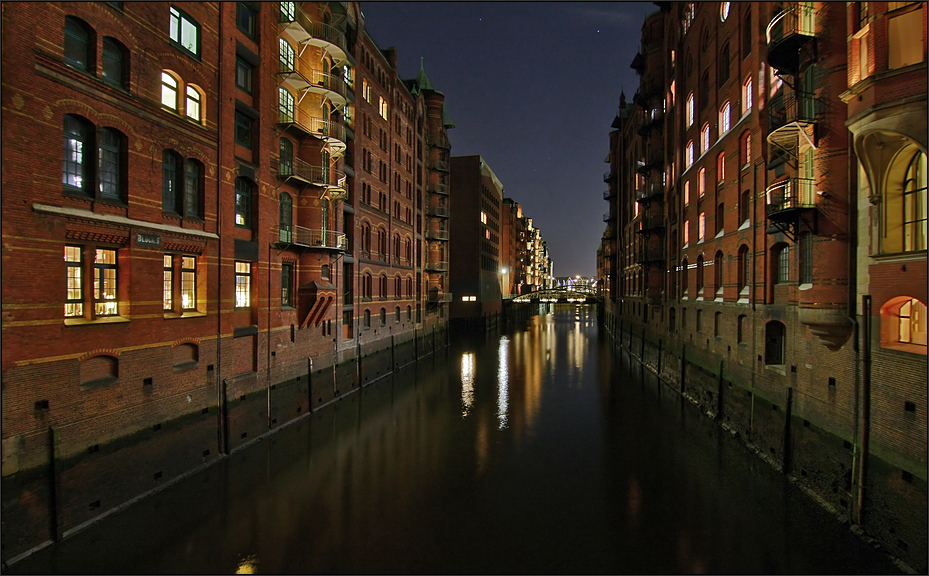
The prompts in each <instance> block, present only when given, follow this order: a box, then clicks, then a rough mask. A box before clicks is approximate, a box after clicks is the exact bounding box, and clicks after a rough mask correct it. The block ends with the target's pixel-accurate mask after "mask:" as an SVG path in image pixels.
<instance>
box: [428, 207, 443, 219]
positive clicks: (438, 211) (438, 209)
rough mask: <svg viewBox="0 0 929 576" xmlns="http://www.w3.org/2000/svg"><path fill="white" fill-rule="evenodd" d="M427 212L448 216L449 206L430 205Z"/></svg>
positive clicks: (441, 216) (436, 215) (432, 214)
mask: <svg viewBox="0 0 929 576" xmlns="http://www.w3.org/2000/svg"><path fill="white" fill-rule="evenodd" d="M426 210H427V214H429V215H430V216H434V217H436V218H448V206H430V207H429V208H427V209H426Z"/></svg>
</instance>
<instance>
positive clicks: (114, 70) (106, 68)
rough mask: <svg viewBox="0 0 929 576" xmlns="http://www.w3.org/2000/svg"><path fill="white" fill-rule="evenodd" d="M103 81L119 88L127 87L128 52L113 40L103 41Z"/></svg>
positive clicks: (107, 38) (105, 39) (108, 38)
mask: <svg viewBox="0 0 929 576" xmlns="http://www.w3.org/2000/svg"><path fill="white" fill-rule="evenodd" d="M102 63H103V79H104V80H105V81H107V82H109V83H110V84H113V85H114V86H119V87H120V88H128V87H129V51H128V50H126V48H125V47H124V46H123V45H122V44H120V43H119V41H118V40H116V39H115V38H110V37H106V38H104V39H103V58H102Z"/></svg>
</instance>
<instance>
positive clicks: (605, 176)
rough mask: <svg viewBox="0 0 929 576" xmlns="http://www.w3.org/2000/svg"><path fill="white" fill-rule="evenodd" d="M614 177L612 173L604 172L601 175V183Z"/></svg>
mask: <svg viewBox="0 0 929 576" xmlns="http://www.w3.org/2000/svg"><path fill="white" fill-rule="evenodd" d="M614 176H615V174H613V173H612V172H604V173H603V181H604V182H609V181H610V180H612V179H613V177H614Z"/></svg>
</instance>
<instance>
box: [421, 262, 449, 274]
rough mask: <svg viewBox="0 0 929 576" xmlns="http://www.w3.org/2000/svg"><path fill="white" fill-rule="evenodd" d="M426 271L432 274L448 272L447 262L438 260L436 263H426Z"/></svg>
mask: <svg viewBox="0 0 929 576" xmlns="http://www.w3.org/2000/svg"><path fill="white" fill-rule="evenodd" d="M426 270H429V271H432V272H448V260H440V261H438V262H428V263H427V264H426Z"/></svg>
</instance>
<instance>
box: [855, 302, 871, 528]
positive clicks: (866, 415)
mask: <svg viewBox="0 0 929 576" xmlns="http://www.w3.org/2000/svg"><path fill="white" fill-rule="evenodd" d="M861 314H862V316H863V317H864V318H863V322H862V335H863V336H864V337H863V338H862V340H863V342H864V350H863V351H862V359H863V362H862V371H863V382H862V390H861V416H860V422H861V436H860V439H861V446H860V449H859V453H858V477H857V479H856V480H857V482H858V493H857V495H856V521H857V523H858V525H859V526H860V525H861V523H862V520H863V519H864V496H865V489H864V482H865V476H866V465H865V463H866V458H867V455H868V436H869V434H870V430H869V427H870V416H871V296H870V295H869V294H866V295H864V296H862V297H861Z"/></svg>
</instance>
